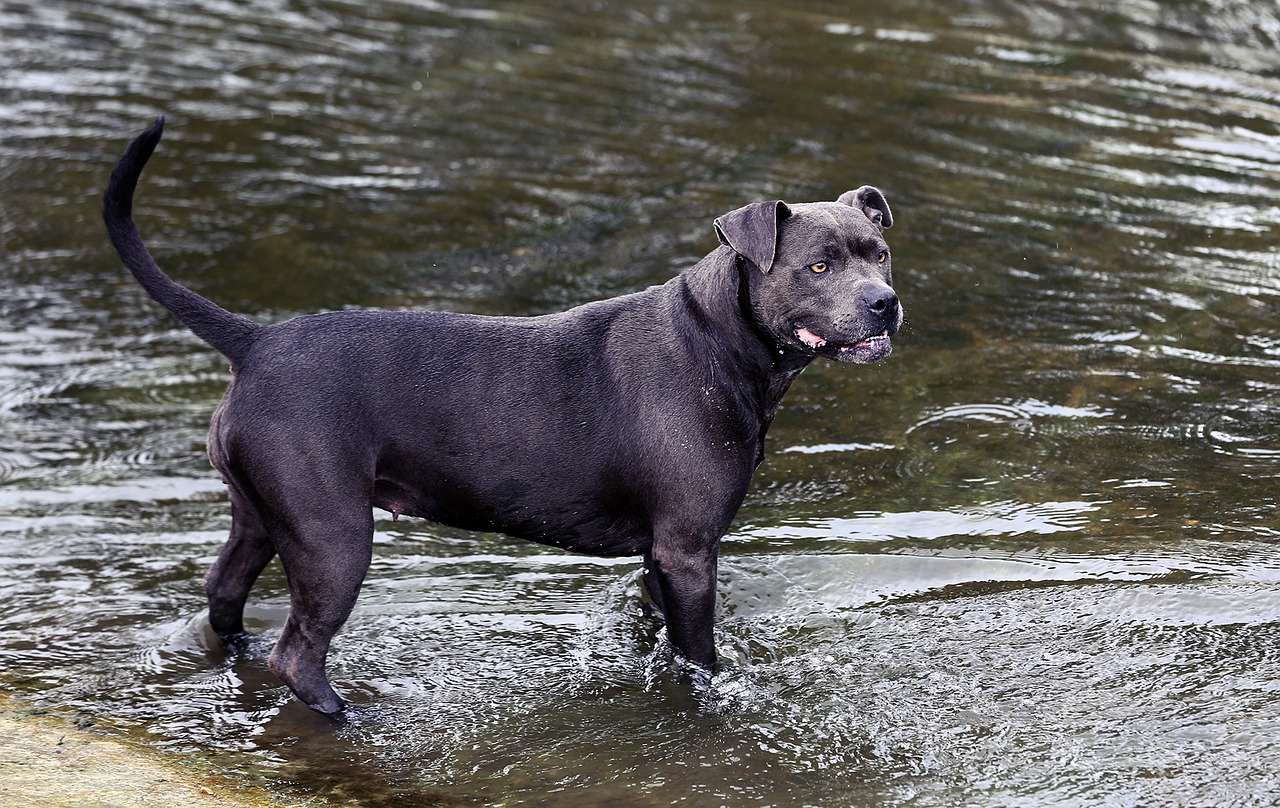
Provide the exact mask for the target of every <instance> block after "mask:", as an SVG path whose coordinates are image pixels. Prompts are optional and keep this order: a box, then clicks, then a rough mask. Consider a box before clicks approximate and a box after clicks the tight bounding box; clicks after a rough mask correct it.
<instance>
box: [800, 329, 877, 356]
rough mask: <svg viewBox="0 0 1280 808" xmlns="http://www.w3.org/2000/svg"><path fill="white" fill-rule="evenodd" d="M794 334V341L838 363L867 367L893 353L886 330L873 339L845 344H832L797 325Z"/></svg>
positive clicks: (868, 338)
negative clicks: (853, 363) (852, 363)
mask: <svg viewBox="0 0 1280 808" xmlns="http://www.w3.org/2000/svg"><path fill="white" fill-rule="evenodd" d="M795 333H796V339H798V340H800V341H801V342H802V343H804V344H805V345H806V346H807V347H809V348H810V349H812V350H813V351H814V352H815V353H818V354H819V355H821V356H826V357H828V358H830V359H835V360H836V361H838V362H857V363H858V364H860V365H869V364H871V363H872V362H879V361H880V360H881V359H884V358H885V357H886V356H888V355H889V354H890V353H892V352H893V342H892V341H891V340H890V339H889V329H887V328H886V329H885V330H884V331H882V332H880V333H879V334H876V335H875V336H873V337H867V338H866V339H861V340H858V341H857V342H847V343H846V342H832V341H831V340H829V339H827V338H826V337H822V336H819V335H818V334H816V333H815V332H814V331H812V330H811V329H809V328H807V327H806V326H803V325H797V326H796V332H795Z"/></svg>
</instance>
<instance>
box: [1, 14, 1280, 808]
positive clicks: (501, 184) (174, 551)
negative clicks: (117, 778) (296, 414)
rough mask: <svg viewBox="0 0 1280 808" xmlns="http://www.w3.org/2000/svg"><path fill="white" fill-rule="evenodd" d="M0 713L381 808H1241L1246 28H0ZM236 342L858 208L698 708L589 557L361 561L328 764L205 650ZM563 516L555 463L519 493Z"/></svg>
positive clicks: (1262, 518) (98, 23) (1278, 394)
mask: <svg viewBox="0 0 1280 808" xmlns="http://www.w3.org/2000/svg"><path fill="white" fill-rule="evenodd" d="M0 41H2V42H3V46H0V289H3V295H2V296H0V600H2V601H3V604H4V606H3V609H0V666H2V667H0V682H2V683H3V684H2V686H3V688H4V689H5V690H7V691H9V692H10V693H12V694H17V695H19V696H21V697H22V698H25V699H30V700H31V701H33V702H35V703H38V704H43V705H48V706H54V707H58V708H62V709H66V710H72V711H77V712H79V713H83V714H85V715H87V716H89V717H91V718H94V719H96V720H99V721H101V722H103V723H109V724H110V725H112V726H117V727H121V728H123V729H122V730H121V731H123V732H132V733H133V735H134V736H135V737H143V738H145V739H147V742H148V743H150V744H153V745H154V746H155V747H157V748H159V749H164V750H168V751H172V752H174V753H179V754H182V755H184V756H190V757H194V758H199V759H201V760H206V761H211V762H212V763H213V764H214V765H216V766H219V767H222V768H224V769H226V770H227V771H231V772H236V773H238V774H240V775H242V776H244V777H245V778H247V779H248V780H249V781H251V782H258V783H262V784H264V785H266V786H268V787H270V788H278V789H281V790H282V792H283V793H293V794H298V793H300V794H304V795H315V796H320V797H325V798H329V799H332V800H336V801H341V800H351V801H354V802H356V803H358V804H362V805H370V806H407V805H428V804H435V803H437V802H439V803H442V804H473V803H477V804H489V803H494V804H497V803H500V804H505V805H520V804H565V805H605V804H619V803H620V804H630V805H670V804H684V805H699V806H700V805H714V806H718V805H739V804H740V805H778V806H793V805H823V806H870V805H891V806H892V805H896V806H951V805H978V806H1005V805H1028V804H1034V805H1081V806H1093V805H1113V806H1129V805H1143V806H1152V805H1196V806H1207V805H1223V806H1228V805H1230V806H1236V805H1271V804H1274V803H1275V801H1276V799H1277V797H1276V794H1277V793H1280V530H1278V529H1280V524H1278V523H1277V519H1276V488H1277V470H1278V469H1280V409H1278V408H1277V404H1278V403H1280V318H1278V317H1277V308H1278V307H1280V257H1278V256H1280V253H1278V251H1277V220H1278V219H1280V56H1278V55H1277V54H1278V53H1280V10H1277V8H1276V6H1275V4H1272V3H1255V2H1247V1H1246V0H1210V1H1209V2H1165V3H1161V2H1148V1H1146V0H1121V2H1118V3H1109V4H1103V3H1096V2H1088V1H1087V0H1027V1H1026V2H1012V1H1010V2H1000V0H967V2H958V3H957V2H942V0H912V1H910V2H902V3H884V2H844V3H836V2H813V3H803V4H779V3H776V2H759V1H758V0H746V1H745V2H728V1H727V0H705V1H702V2H692V1H690V2H666V3H650V2H635V3H623V4H619V3H604V2H587V1H585V0H570V1H569V2H565V3H559V4H554V5H553V6H550V7H548V4H543V3H534V2H527V0H513V1H512V2H492V3H489V4H485V5H467V4H461V3H459V4H452V3H448V2H443V0H442V1H440V2H437V1H436V0H410V1H407V2H389V3H372V4H365V3H356V2H337V1H335V0H320V1H317V2H285V0H261V1H258V2H229V1H228V0H202V2H198V3H196V2H187V0H178V1H177V2H158V1H156V2H143V1H142V0H135V1H134V2H129V0H93V2H81V1H80V0H33V1H32V2H25V1H23V0H17V1H16V2H15V1H14V0H3V2H0ZM161 112H163V113H165V114H167V115H168V116H169V132H168V135H167V136H166V139H165V141H164V142H163V144H162V146H161V150H160V152H159V153H158V154H157V156H156V158H155V159H154V160H153V162H152V164H151V166H150V168H149V170H148V174H147V176H146V177H145V178H144V182H143V186H142V189H141V192H140V197H139V203H138V204H139V211H140V214H141V215H140V223H141V227H142V229H143V232H144V234H146V235H147V237H148V240H149V243H150V245H151V247H152V249H153V251H154V252H155V253H156V254H157V255H158V256H160V259H161V262H162V264H163V265H164V266H165V267H166V268H167V269H168V270H169V271H170V272H171V273H172V274H173V275H174V276H175V277H177V278H178V279H180V280H182V281H183V282H185V283H187V284H189V285H191V286H192V287H193V288H195V289H197V290H198V291H200V292H202V293H203V294H206V295H208V296H210V297H212V298H214V299H216V300H218V301H219V302H221V303H222V304H224V305H225V306H227V307H229V308H232V309H234V310H238V311H242V312H245V313H247V314H249V315H251V316H253V317H255V318H258V319H262V320H276V319H281V318H286V317H289V316H292V315H295V314H298V313H304V312H312V311H318V310H323V309H332V308H341V307H387V308H438V309H451V310H460V311H475V312H483V313H514V314H525V313H540V312H546V311H552V310H557V309H560V308H564V307H567V306H570V305H573V304H577V303H581V302H584V301H587V300H591V299H594V298H597V297H601V296H606V295H613V294H618V293H622V292H627V291H631V290H634V289H637V288H641V287H644V286H646V285H649V284H652V283H657V282H661V281H664V280H666V279H667V278H669V277H670V276H671V275H672V274H673V273H675V272H677V271H678V270H680V269H681V268H683V267H685V266H688V265H690V264H691V263H692V262H693V261H695V260H696V259H697V258H698V257H700V256H701V255H703V254H704V253H706V252H708V251H710V250H711V249H712V248H713V247H714V246H715V240H714V236H713V234H712V231H711V227H710V221H711V219H712V218H713V217H714V216H716V215H719V214H720V213H722V212H724V211H727V210H729V209H732V208H734V207H737V206H739V205H741V204H744V203H746V202H749V201H753V200H756V199H764V198H775V197H781V198H784V199H787V200H791V201H805V200H813V199H834V198H835V197H836V196H837V195H838V194H840V193H841V192H842V191H845V190H847V189H849V188H853V187H856V186H858V185H861V184H863V183H871V184H874V185H877V186H879V187H881V188H882V189H884V190H885V192H886V193H887V195H888V198H889V200H890V203H891V204H892V205H893V207H894V212H895V220H896V224H895V226H894V228H893V229H892V230H891V231H889V236H890V242H891V244H892V245H893V248H894V251H895V253H894V254H895V274H896V276H897V281H898V284H897V285H898V290H899V292H900V294H901V295H902V297H903V300H904V302H905V305H906V309H907V313H908V319H909V323H908V326H907V328H906V329H905V331H904V332H903V334H902V335H901V337H900V338H899V339H898V340H897V347H896V350H895V352H894V355H893V356H892V357H891V358H890V359H889V360H887V361H886V362H884V363H882V364H880V365H877V366H873V367H866V368H864V367H848V366H835V365H833V364H827V363H824V364H821V365H815V366H813V367H812V368H810V369H809V370H808V371H807V372H806V373H805V375H804V376H803V377H802V378H801V379H800V380H799V381H798V382H797V383H796V384H795V386H794V387H793V388H792V392H791V393H790V395H789V397H788V399H787V400H786V402H785V405H784V408H783V411H782V413H781V415H780V416H779V418H778V420H777V422H776V424H775V425H774V428H773V430H772V432H771V434H770V443H771V454H770V456H769V458H768V460H767V461H766V463H765V464H764V465H763V466H762V467H761V469H760V472H759V473H758V475H757V477H756V480H755V483H754V485H753V488H752V490H751V493H750V495H749V497H748V499H747V502H746V504H745V506H744V507H743V509H742V511H741V513H740V516H739V519H738V521H737V523H736V524H735V526H734V527H733V530H732V532H731V534H730V535H729V536H728V537H727V539H726V541H725V545H724V555H723V562H722V571H723V573H722V582H721V589H720V593H721V617H720V624H719V625H720V628H719V634H718V639H719V645H720V648H721V652H722V654H723V655H724V656H725V657H726V658H727V659H728V660H730V661H731V662H732V663H733V664H732V665H731V666H730V667H729V669H728V670H727V671H726V672H724V673H723V674H721V675H719V676H718V677H717V680H716V682H715V684H714V686H713V688H712V689H711V690H710V691H708V692H694V691H691V690H690V689H689V688H687V687H685V686H683V685H681V684H680V683H679V681H678V680H677V677H676V675H675V674H674V673H673V669H672V667H671V661H670V658H669V652H668V651H667V650H666V648H665V645H664V644H663V642H662V640H661V638H660V636H659V635H658V634H657V632H656V631H655V628H654V627H653V626H652V625H651V624H649V623H648V622H647V621H646V620H645V619H644V618H643V616H642V615H641V612H640V605H639V600H638V592H637V584H636V573H637V568H638V565H637V563H636V562H634V561H631V560H622V561H602V560H597V559H592V558H587V557H579V556H574V555H570V554H566V553H563V552H560V551H556V550H552V549H549V548H544V547H539V546H535V545H531V544H525V543H521V542H517V541H514V540H510V539H507V538H503V537H498V536H484V535H474V534H469V533H463V532H459V531H453V530H449V529H444V528H441V527H438V526H435V525H432V524H428V523H423V522H420V521H412V520H401V521H398V522H394V523H393V522H391V521H390V519H389V516H388V515H386V514H381V516H382V517H385V518H383V519H381V521H379V523H378V534H377V538H376V547H375V559H374V564H373V570H372V572H371V575H370V577H369V580H368V583H367V584H366V586H365V589H364V592H363V595H362V599H361V601H360V604H359V606H358V607H357V611H356V613H355V615H354V616H353V617H352V619H351V621H350V622H349V624H348V626H347V628H346V630H345V631H344V632H343V633H342V634H341V635H339V638H338V640H337V643H336V648H335V650H334V653H333V655H332V657H331V673H332V675H333V677H334V679H335V681H336V682H337V685H338V687H339V690H341V691H342V692H344V693H345V694H347V695H348V696H350V697H351V698H352V699H353V700H354V701H356V702H358V703H360V704H361V705H362V708H361V710H360V711H359V712H358V715H357V717H356V718H355V719H354V720H353V721H351V722H350V723H348V724H346V725H344V726H341V727H337V728H334V727H332V726H330V725H329V724H328V723H327V722H325V721H323V720H321V719H318V718H317V717H315V716H313V715H311V714H310V713H309V712H308V711H307V710H306V709H305V708H302V707H300V706H299V705H298V704H297V703H296V702H293V701H292V700H291V699H290V698H289V697H288V695H287V693H286V692H285V691H284V690H283V689H282V688H281V687H280V686H279V683H278V682H277V681H276V680H275V679H274V678H273V677H272V676H271V675H270V674H269V673H268V672H267V671H266V667H265V659H266V655H267V652H268V649H269V643H270V641H271V639H272V638H273V637H274V635H275V633H276V632H277V631H278V630H279V627H280V625H281V623H282V620H283V618H284V615H285V609H286V590H285V586H284V581H283V578H282V576H281V574H280V572H279V569H278V568H277V567H274V566H273V567H272V568H271V569H269V570H268V572H267V574H266V575H265V576H264V578H263V580H262V581H261V582H260V584H259V588H258V590H257V593H256V595H255V598H254V600H253V601H252V607H251V612H250V619H251V623H252V626H253V627H254V628H255V629H257V630H260V631H261V632H262V634H263V637H264V640H263V641H262V643H261V644H259V645H255V646H253V647H252V648H250V649H248V650H247V651H245V652H243V653H239V654H228V653H225V652H224V651H222V650H221V649H220V648H219V647H218V644H217V643H216V642H215V641H214V640H213V639H212V638H211V637H210V636H209V633H208V631H207V629H206V624H205V621H204V618H203V615H202V611H201V610H202V608H203V601H202V594H201V589H200V576H201V575H202V574H203V571H204V569H205V568H206V567H207V566H208V565H209V563H210V562H211V561H212V559H213V557H214V554H215V553H216V552H217V549H218V547H219V545H220V543H221V541H222V539H223V537H224V535H225V531H226V530H227V527H228V525H229V517H228V511H227V506H226V497H225V495H224V493H223V489H222V487H221V485H220V483H219V482H218V479H217V477H216V475H215V474H214V473H213V472H212V471H211V470H210V469H209V467H208V464H207V461H206V460H205V458H204V456H203V449H204V432H205V429H206V426H207V422H208V418H209V415H210V413H211V411H212V409H213V407H214V405H215V404H216V402H217V400H218V398H219V396H220V394H221V391H222V388H223V386H224V385H225V383H226V381H227V374H226V371H225V367H224V363H223V361H222V360H221V359H220V358H219V357H218V356H217V355H215V354H214V353H213V352H212V351H210V350H208V349H207V348H205V347H204V346H203V345H202V344H200V343H199V342H198V341H197V340H196V339H195V338H194V337H192V336H191V335H190V334H188V333H186V332H185V331H183V330H182V329H180V328H179V327H177V326H176V324H175V322H174V321H173V320H172V319H171V318H169V316H168V315H167V314H165V313H164V312H163V311H161V310H159V309H158V308H157V307H156V306H155V305H153V304H151V303H150V301H149V300H147V299H146V298H145V296H144V295H143V293H142V292H141V291H140V290H139V289H138V288H137V287H136V286H135V284H134V283H133V281H132V280H131V279H130V278H129V277H128V276H127V275H126V273H125V272H124V271H123V270H122V268H121V267H120V266H119V265H118V264H117V262H116V260H115V259H114V257H113V255H112V254H111V253H110V251H109V248H108V246H107V243H106V240H105V238H104V235H103V233H102V228H101V225H100V223H99V219H98V213H97V206H98V195H99V193H100V189H101V187H102V185H103V183H104V182H105V179H106V175H107V173H108V171H109V168H110V165H111V163H112V161H113V160H114V159H115V157H116V156H117V155H118V154H119V152H120V150H121V149H122V148H123V146H124V145H125V143H126V142H127V140H128V138H129V137H131V136H132V135H133V134H134V133H135V132H136V131H138V130H140V129H141V128H142V127H143V126H145V125H146V124H147V123H148V122H149V121H150V120H151V118H152V117H154V116H155V115H156V114H158V113H161ZM549 473H554V470H553V469H551V470H549Z"/></svg>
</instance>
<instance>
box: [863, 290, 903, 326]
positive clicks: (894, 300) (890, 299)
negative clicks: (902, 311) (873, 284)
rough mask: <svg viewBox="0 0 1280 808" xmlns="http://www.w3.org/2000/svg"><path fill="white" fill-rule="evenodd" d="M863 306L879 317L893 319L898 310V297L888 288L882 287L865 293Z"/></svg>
mask: <svg viewBox="0 0 1280 808" xmlns="http://www.w3.org/2000/svg"><path fill="white" fill-rule="evenodd" d="M862 305H864V306H866V307H867V310H868V311H870V312H871V313H872V314H874V315H877V316H878V317H883V318H890V319H891V318H892V317H893V315H894V314H895V313H896V312H897V310H898V295H897V294H896V293H895V292H894V291H893V290H892V289H890V288H889V287H888V286H881V287H879V288H877V289H872V290H870V291H867V292H864V293H863V294H862Z"/></svg>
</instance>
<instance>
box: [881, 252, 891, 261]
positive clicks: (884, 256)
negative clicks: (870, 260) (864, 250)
mask: <svg viewBox="0 0 1280 808" xmlns="http://www.w3.org/2000/svg"><path fill="white" fill-rule="evenodd" d="M887 260H889V253H887V252H885V251H884V250H881V251H880V263H882V264H883V263H884V262H885V261H887Z"/></svg>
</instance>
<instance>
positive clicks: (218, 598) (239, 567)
mask: <svg viewBox="0 0 1280 808" xmlns="http://www.w3.org/2000/svg"><path fill="white" fill-rule="evenodd" d="M230 493H231V535H230V536H229V537H228V538H227V543H226V544H225V545H223V547H222V552H221V553H219V554H218V560H217V561H215V562H214V564H213V566H212V567H211V568H210V569H209V572H208V573H207V574H206V575H205V577H204V591H205V596H206V597H207V598H208V599H209V625H210V626H211V627H212V628H213V630H214V632H215V633H217V635H218V636H219V637H221V638H222V639H223V640H224V641H229V640H234V639H235V638H236V637H239V636H241V635H243V634H244V633H245V630H244V604H245V601H246V600H248V598H249V590H250V589H251V588H252V587H253V582H254V581H256V580H257V579H258V576H259V575H260V574H261V573H262V570H263V569H265V568H266V566H267V564H268V563H270V561H271V559H272V558H273V557H274V556H275V554H276V548H275V545H274V544H272V542H271V538H270V536H269V535H268V534H267V530H266V528H265V526H264V525H263V524H262V518H261V517H260V516H259V515H258V511H257V509H256V508H254V506H253V505H252V504H251V503H250V502H249V501H248V500H247V499H246V498H245V497H244V495H242V494H241V493H240V492H239V491H238V490H236V488H235V487H231V488H230Z"/></svg>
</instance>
